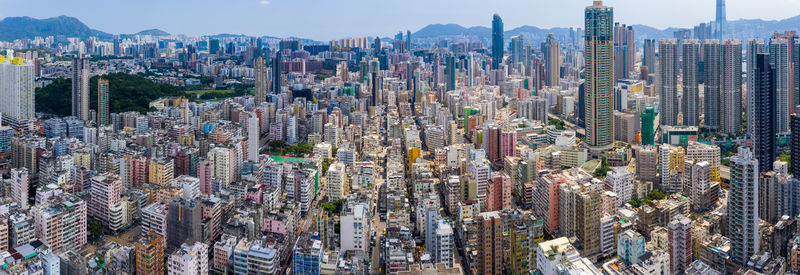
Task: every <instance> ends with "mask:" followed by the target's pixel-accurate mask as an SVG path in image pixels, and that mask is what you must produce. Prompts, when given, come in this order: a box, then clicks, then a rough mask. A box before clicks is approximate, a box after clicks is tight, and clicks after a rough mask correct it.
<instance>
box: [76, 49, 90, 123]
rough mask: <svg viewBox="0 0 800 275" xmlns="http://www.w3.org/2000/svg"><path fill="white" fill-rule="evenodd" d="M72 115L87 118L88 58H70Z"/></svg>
mask: <svg viewBox="0 0 800 275" xmlns="http://www.w3.org/2000/svg"><path fill="white" fill-rule="evenodd" d="M72 116H75V117H78V118H79V119H80V120H83V121H88V120H89V58H87V57H86V56H83V55H81V56H80V57H77V58H75V59H73V60H72Z"/></svg>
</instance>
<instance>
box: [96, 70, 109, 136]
mask: <svg viewBox="0 0 800 275" xmlns="http://www.w3.org/2000/svg"><path fill="white" fill-rule="evenodd" d="M108 101H109V91H108V80H107V79H103V78H100V79H97V125H100V126H103V125H108V124H109V123H110V122H111V116H110V113H109V112H108Z"/></svg>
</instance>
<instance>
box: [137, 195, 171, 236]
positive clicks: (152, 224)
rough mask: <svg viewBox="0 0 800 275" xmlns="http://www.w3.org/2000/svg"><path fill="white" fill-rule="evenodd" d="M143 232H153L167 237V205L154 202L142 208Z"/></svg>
mask: <svg viewBox="0 0 800 275" xmlns="http://www.w3.org/2000/svg"><path fill="white" fill-rule="evenodd" d="M141 213H142V222H141V224H142V232H145V233H147V232H153V233H156V234H158V235H161V236H162V237H164V238H166V237H167V215H168V214H169V212H168V211H167V204H166V203H164V202H154V203H152V204H149V205H147V206H145V207H142V210H141Z"/></svg>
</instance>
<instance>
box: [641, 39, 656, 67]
mask: <svg viewBox="0 0 800 275" xmlns="http://www.w3.org/2000/svg"><path fill="white" fill-rule="evenodd" d="M642 66H647V69H648V70H650V71H651V72H653V71H654V70H655V69H656V40H655V39H645V40H644V54H643V55H642Z"/></svg>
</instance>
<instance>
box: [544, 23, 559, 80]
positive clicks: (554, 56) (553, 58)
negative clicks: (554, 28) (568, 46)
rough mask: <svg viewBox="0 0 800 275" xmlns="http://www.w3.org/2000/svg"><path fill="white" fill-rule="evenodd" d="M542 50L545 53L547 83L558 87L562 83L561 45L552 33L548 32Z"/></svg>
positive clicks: (545, 77) (545, 78)
mask: <svg viewBox="0 0 800 275" xmlns="http://www.w3.org/2000/svg"><path fill="white" fill-rule="evenodd" d="M542 52H543V53H544V81H545V85H547V86H549V87H558V86H560V85H561V45H560V44H559V43H558V40H556V39H555V38H554V37H553V34H552V33H549V34H547V40H545V42H544V44H543V47H542Z"/></svg>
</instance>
